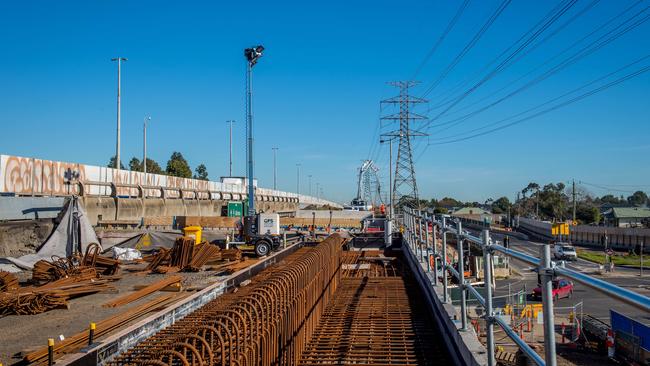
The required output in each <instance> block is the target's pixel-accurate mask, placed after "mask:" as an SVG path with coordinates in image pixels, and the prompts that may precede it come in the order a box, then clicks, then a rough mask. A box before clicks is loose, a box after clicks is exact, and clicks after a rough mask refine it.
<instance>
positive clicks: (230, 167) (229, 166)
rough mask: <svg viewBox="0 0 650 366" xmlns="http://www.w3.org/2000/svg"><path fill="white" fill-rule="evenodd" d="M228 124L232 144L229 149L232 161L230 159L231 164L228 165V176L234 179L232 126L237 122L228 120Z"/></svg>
mask: <svg viewBox="0 0 650 366" xmlns="http://www.w3.org/2000/svg"><path fill="white" fill-rule="evenodd" d="M226 123H228V124H230V140H229V141H230V144H229V146H230V147H229V151H230V154H229V156H230V159H229V163H228V176H229V177H232V124H233V123H235V121H233V120H228V121H226Z"/></svg>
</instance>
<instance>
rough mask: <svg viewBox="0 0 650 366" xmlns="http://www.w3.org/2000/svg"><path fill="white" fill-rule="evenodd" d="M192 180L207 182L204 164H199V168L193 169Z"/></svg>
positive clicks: (206, 169) (206, 170) (206, 171)
mask: <svg viewBox="0 0 650 366" xmlns="http://www.w3.org/2000/svg"><path fill="white" fill-rule="evenodd" d="M194 179H199V180H208V168H207V167H206V166H205V164H199V166H197V167H196V169H194Z"/></svg>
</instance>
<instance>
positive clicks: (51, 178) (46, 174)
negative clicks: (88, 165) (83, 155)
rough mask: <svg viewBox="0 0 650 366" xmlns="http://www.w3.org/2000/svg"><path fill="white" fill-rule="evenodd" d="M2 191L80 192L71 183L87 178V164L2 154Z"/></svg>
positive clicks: (0, 170)
mask: <svg viewBox="0 0 650 366" xmlns="http://www.w3.org/2000/svg"><path fill="white" fill-rule="evenodd" d="M1 158H2V159H1V165H0V173H1V175H2V178H3V179H2V184H3V186H2V191H3V192H13V193H17V194H32V193H34V194H51V195H62V194H70V193H77V191H76V189H77V187H76V186H75V185H71V184H70V183H72V182H74V181H76V180H84V179H86V172H85V166H84V165H81V164H72V163H63V162H58V161H50V160H40V159H30V158H23V157H18V156H6V155H2V156H1Z"/></svg>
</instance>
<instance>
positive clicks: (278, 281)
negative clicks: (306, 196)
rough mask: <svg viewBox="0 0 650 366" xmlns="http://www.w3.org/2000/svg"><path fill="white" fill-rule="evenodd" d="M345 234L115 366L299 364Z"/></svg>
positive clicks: (304, 252)
mask: <svg viewBox="0 0 650 366" xmlns="http://www.w3.org/2000/svg"><path fill="white" fill-rule="evenodd" d="M342 243H343V239H342V238H341V237H340V236H339V235H338V234H335V235H332V236H330V237H329V238H327V239H326V240H324V241H323V242H321V243H320V244H318V245H317V246H315V247H312V248H301V249H298V250H297V251H296V252H295V253H293V254H292V255H290V256H288V257H287V258H285V260H284V261H283V262H282V263H280V264H279V265H276V266H272V267H269V268H267V269H265V270H264V271H262V272H261V273H260V274H258V275H257V276H255V277H254V278H253V280H252V282H251V283H250V284H248V285H247V286H244V287H240V288H238V290H237V291H236V292H232V293H228V294H225V295H222V296H220V297H218V298H216V299H215V300H213V301H211V302H209V303H208V304H206V305H205V306H203V307H201V308H199V309H198V310H196V311H194V312H193V313H191V314H189V315H188V316H186V317H185V318H183V319H181V320H180V321H178V322H176V323H175V324H173V325H172V326H170V327H168V328H166V329H164V330H162V331H160V332H158V333H157V334H155V335H154V336H152V337H150V338H149V339H147V340H145V341H143V342H140V343H139V344H138V345H136V346H135V347H134V348H132V349H131V350H129V351H128V352H127V353H125V354H123V355H120V356H119V357H117V358H116V359H115V360H114V361H113V362H112V364H113V365H239V366H243V365H271V364H273V365H294V364H296V363H297V362H298V360H299V358H300V355H301V353H302V352H303V349H304V347H305V345H306V344H307V341H308V340H309V339H310V337H311V335H312V333H313V332H314V330H315V329H316V326H317V324H318V322H319V319H320V318H321V314H322V313H323V311H324V309H325V307H326V305H327V304H328V303H329V301H330V300H331V299H332V296H333V294H334V292H335V291H336V289H337V287H338V283H339V280H340V272H339V264H340V256H341V245H342Z"/></svg>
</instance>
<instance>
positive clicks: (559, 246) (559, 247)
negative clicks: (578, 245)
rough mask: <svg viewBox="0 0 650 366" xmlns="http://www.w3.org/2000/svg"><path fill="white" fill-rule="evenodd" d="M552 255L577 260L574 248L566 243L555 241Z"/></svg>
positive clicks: (556, 257) (562, 258)
mask: <svg viewBox="0 0 650 366" xmlns="http://www.w3.org/2000/svg"><path fill="white" fill-rule="evenodd" d="M553 257H554V258H555V259H560V260H570V261H577V260H578V254H577V253H576V249H575V248H574V247H573V246H571V244H568V243H556V244H555V246H554V247H553Z"/></svg>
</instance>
